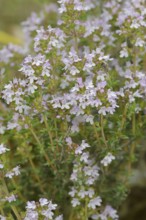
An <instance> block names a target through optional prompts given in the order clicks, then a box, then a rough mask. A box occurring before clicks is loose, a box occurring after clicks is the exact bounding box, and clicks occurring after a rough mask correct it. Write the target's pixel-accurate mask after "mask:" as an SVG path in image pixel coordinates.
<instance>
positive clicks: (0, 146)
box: [0, 144, 9, 154]
mask: <svg viewBox="0 0 146 220" xmlns="http://www.w3.org/2000/svg"><path fill="white" fill-rule="evenodd" d="M8 150H9V149H8V148H6V147H5V146H4V144H0V154H4V153H5V152H6V151H8Z"/></svg>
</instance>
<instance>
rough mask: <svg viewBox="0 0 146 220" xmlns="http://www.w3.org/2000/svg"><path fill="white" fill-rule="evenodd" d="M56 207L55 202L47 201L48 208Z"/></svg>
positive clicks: (53, 208)
mask: <svg viewBox="0 0 146 220" xmlns="http://www.w3.org/2000/svg"><path fill="white" fill-rule="evenodd" d="M56 207H57V204H53V203H52V201H49V205H48V208H49V209H50V210H55V209H56Z"/></svg>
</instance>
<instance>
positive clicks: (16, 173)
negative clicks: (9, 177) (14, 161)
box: [12, 166, 20, 176]
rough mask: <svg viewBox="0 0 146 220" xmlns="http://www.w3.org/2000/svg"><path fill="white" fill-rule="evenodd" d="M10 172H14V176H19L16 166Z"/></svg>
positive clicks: (18, 168) (18, 169)
mask: <svg viewBox="0 0 146 220" xmlns="http://www.w3.org/2000/svg"><path fill="white" fill-rule="evenodd" d="M12 171H13V172H14V175H15V176H18V175H19V174H20V167H19V166H16V167H14V168H13V169H12Z"/></svg>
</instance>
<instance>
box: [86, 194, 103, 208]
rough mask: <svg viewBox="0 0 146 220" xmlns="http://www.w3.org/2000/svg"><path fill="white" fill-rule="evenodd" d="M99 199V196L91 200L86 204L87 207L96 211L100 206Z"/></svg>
mask: <svg viewBox="0 0 146 220" xmlns="http://www.w3.org/2000/svg"><path fill="white" fill-rule="evenodd" d="M101 202H102V200H101V198H100V196H98V197H96V198H95V199H91V200H90V202H89V203H88V207H89V208H92V209H96V206H101Z"/></svg>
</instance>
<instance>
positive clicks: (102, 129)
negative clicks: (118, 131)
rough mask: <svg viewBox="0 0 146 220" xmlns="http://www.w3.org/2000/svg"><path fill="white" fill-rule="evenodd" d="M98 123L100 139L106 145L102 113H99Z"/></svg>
mask: <svg viewBox="0 0 146 220" xmlns="http://www.w3.org/2000/svg"><path fill="white" fill-rule="evenodd" d="M100 123H101V135H102V139H103V142H104V144H105V146H106V147H107V141H106V138H105V134H104V121H103V115H102V114H101V116H100Z"/></svg>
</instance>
